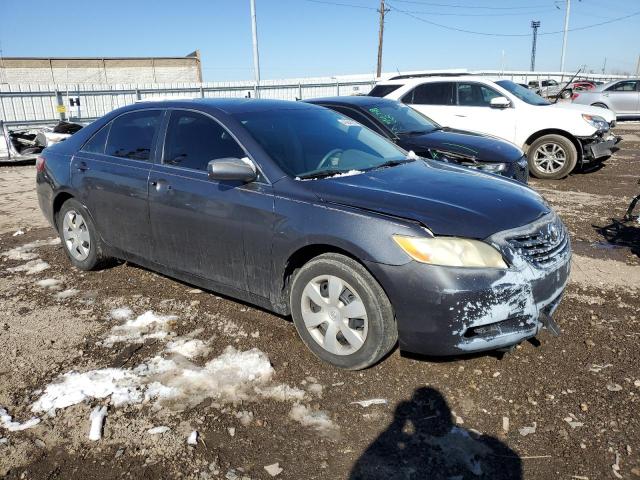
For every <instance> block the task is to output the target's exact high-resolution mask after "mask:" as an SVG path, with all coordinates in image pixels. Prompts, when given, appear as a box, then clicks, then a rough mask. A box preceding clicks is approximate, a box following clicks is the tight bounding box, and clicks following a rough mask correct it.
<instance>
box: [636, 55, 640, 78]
mask: <svg viewBox="0 0 640 480" xmlns="http://www.w3.org/2000/svg"><path fill="white" fill-rule="evenodd" d="M636 77H640V55H638V63H637V64H636Z"/></svg>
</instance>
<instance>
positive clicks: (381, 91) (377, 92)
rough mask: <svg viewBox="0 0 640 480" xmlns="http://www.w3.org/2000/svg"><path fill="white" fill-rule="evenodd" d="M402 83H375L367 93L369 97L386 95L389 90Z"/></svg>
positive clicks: (397, 87)
mask: <svg viewBox="0 0 640 480" xmlns="http://www.w3.org/2000/svg"><path fill="white" fill-rule="evenodd" d="M401 86H402V85H376V86H375V87H373V89H372V90H371V91H370V92H369V93H367V95H368V96H370V97H381V98H382V97H386V96H387V95H389V94H390V93H391V92H395V91H396V90H397V89H399V88H400V87H401Z"/></svg>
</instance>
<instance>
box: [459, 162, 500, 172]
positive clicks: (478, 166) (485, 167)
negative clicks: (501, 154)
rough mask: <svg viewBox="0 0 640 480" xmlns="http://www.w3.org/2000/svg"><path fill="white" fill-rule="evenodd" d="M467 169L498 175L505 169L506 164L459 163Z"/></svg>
mask: <svg viewBox="0 0 640 480" xmlns="http://www.w3.org/2000/svg"><path fill="white" fill-rule="evenodd" d="M461 165H464V166H465V167H468V168H473V169H474V170H481V171H483V172H489V173H498V172H502V171H504V170H506V169H507V164H506V163H480V162H476V163H461Z"/></svg>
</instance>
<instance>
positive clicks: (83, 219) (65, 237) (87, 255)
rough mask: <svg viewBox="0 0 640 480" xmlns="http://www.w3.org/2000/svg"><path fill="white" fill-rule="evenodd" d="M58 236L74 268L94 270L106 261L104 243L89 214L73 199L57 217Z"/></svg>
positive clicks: (67, 202)
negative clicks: (103, 250)
mask: <svg viewBox="0 0 640 480" xmlns="http://www.w3.org/2000/svg"><path fill="white" fill-rule="evenodd" d="M57 224H58V234H59V235H60V240H61V241H62V245H63V246H64V249H65V252H66V253H67V256H68V257H69V260H70V261H71V263H72V264H73V266H74V267H76V268H79V269H80V270H94V269H96V268H97V267H99V266H100V265H101V264H102V262H103V261H104V260H105V257H104V254H103V252H102V243H101V241H100V237H99V236H98V233H97V231H96V228H95V226H94V224H93V222H92V221H91V217H90V216H89V212H87V209H86V208H84V206H83V205H82V204H81V203H80V202H78V201H77V200H75V199H73V198H71V199H69V200H67V201H66V202H64V203H63V204H62V208H60V211H59V212H58V216H57Z"/></svg>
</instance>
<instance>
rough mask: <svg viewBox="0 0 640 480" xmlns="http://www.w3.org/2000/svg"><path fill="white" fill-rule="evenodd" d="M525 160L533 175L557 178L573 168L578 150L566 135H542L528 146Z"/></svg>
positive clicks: (565, 174) (576, 160) (576, 161)
mask: <svg viewBox="0 0 640 480" xmlns="http://www.w3.org/2000/svg"><path fill="white" fill-rule="evenodd" d="M545 152H546V154H545ZM527 160H528V162H529V172H531V175H533V176H534V177H536V178H541V179H549V180H551V179H553V180H558V179H561V178H564V177H566V176H567V175H569V173H571V171H572V170H573V169H574V168H575V166H576V164H577V163H578V151H577V150H576V147H575V145H574V144H573V142H571V140H569V139H568V138H567V137H563V136H562V135H543V136H542V137H540V138H538V139H537V140H535V141H534V142H533V143H532V144H531V146H530V147H529V150H528V151H527Z"/></svg>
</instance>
